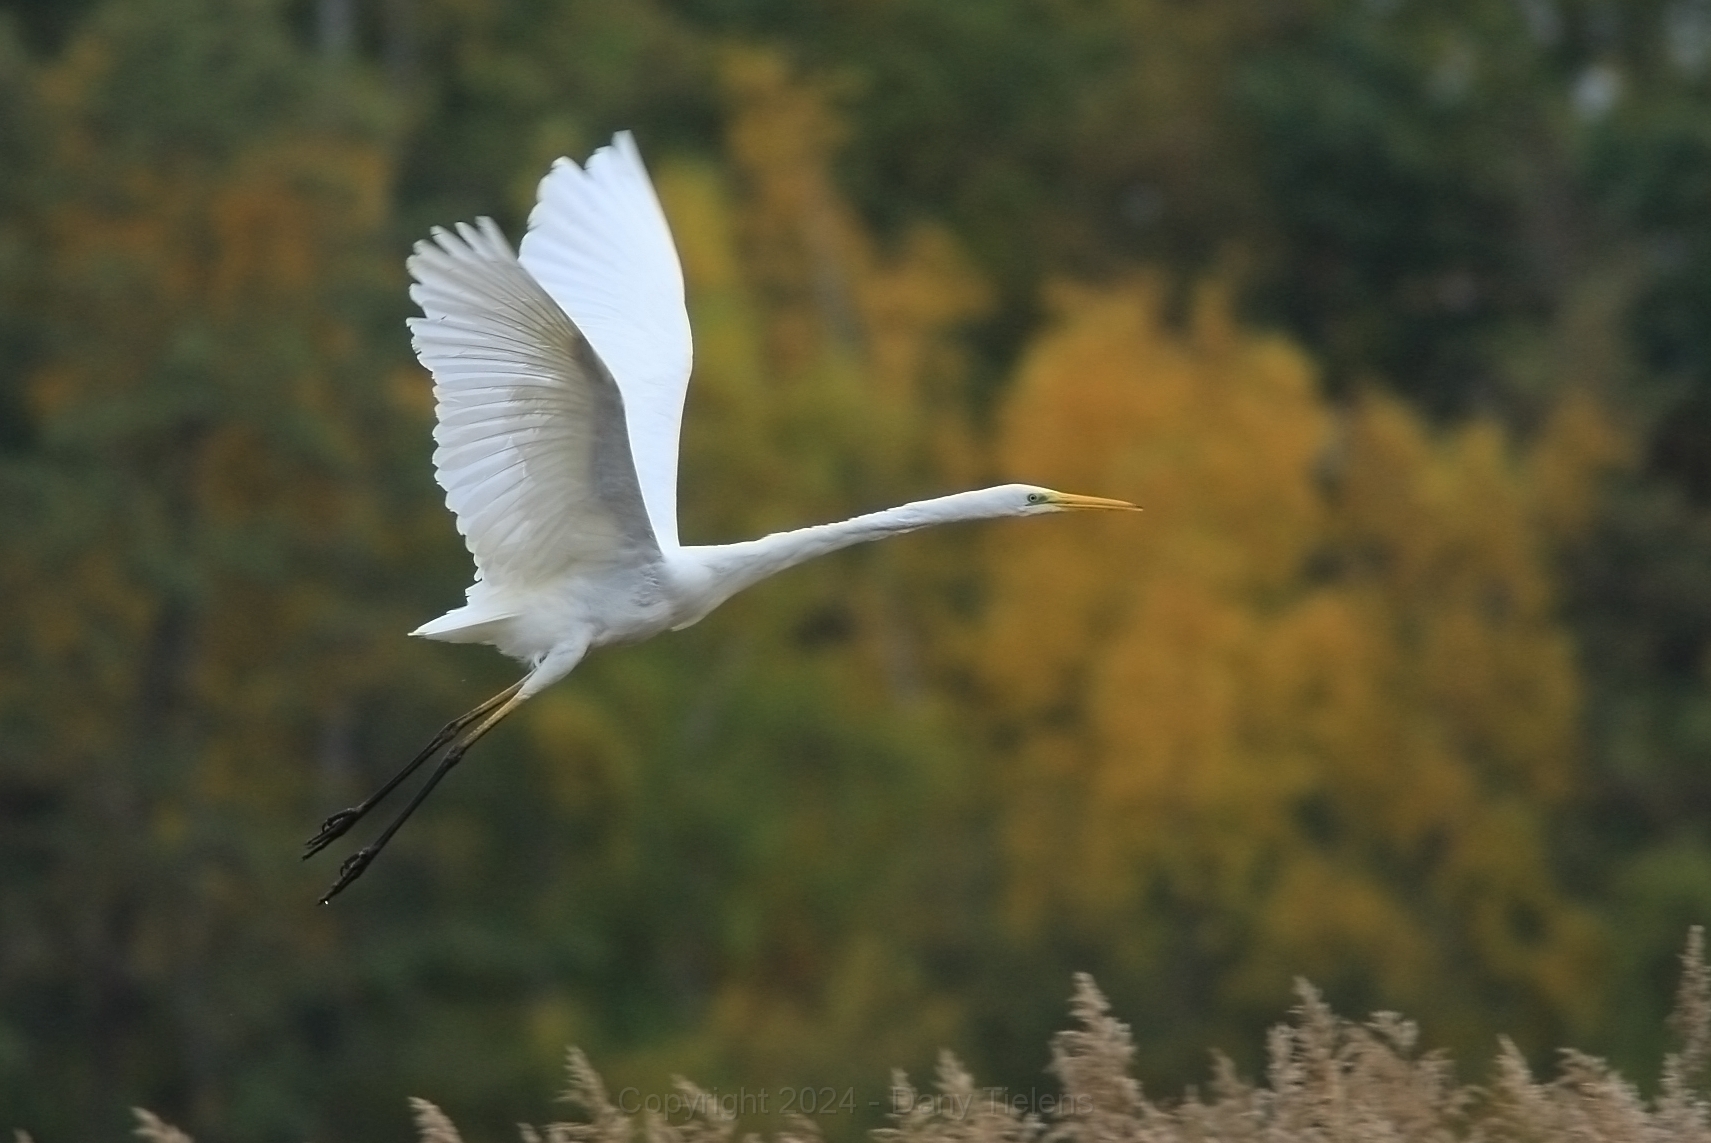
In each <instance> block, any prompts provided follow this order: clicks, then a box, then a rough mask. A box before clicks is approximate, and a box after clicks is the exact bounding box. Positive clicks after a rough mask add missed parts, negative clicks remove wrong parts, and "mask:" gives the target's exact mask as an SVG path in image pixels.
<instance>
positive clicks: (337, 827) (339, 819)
mask: <svg viewBox="0 0 1711 1143" xmlns="http://www.w3.org/2000/svg"><path fill="white" fill-rule="evenodd" d="M360 817H362V813H361V811H359V810H340V811H339V812H338V813H336V814H334V815H333V816H332V817H330V818H328V819H327V820H326V821H324V822H322V823H321V832H320V833H318V834H316V835H315V836H314V837H312V838H310V839H309V840H308V841H307V842H305V843H304V845H303V859H304V860H305V861H307V860H308V859H309V858H311V857H314V856H315V855H316V854H317V853H320V852H321V851H322V850H323V849H325V848H327V847H328V846H329V845H331V844H333V842H335V841H337V840H338V839H339V838H341V837H343V836H344V835H345V831H346V830H348V829H350V828H351V826H353V825H355V824H356V823H357V819H358V818H360Z"/></svg>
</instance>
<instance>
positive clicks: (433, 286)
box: [304, 134, 1133, 901]
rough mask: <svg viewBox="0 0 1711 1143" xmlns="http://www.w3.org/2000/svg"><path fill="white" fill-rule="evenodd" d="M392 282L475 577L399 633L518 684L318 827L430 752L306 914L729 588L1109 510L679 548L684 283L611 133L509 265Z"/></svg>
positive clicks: (1029, 498)
mask: <svg viewBox="0 0 1711 1143" xmlns="http://www.w3.org/2000/svg"><path fill="white" fill-rule="evenodd" d="M409 269H410V274H411V276H412V277H413V278H414V279H415V285H414V286H413V287H412V288H411V291H410V296H411V298H412V299H413V300H414V301H415V302H416V303H417V304H418V305H419V306H421V308H422V316H421V317H420V318H415V319H412V320H411V322H410V328H411V332H412V333H413V335H414V344H415V349H416V354H417V356H418V357H419V358H420V359H421V361H422V364H423V365H425V366H426V367H427V368H428V370H429V372H430V373H432V374H433V377H434V395H435V398H436V402H437V409H436V412H437V418H438V423H437V425H436V427H435V430H434V439H435V441H436V442H438V446H439V447H438V448H437V449H436V450H435V452H434V468H435V475H436V477H437V479H438V480H439V482H440V485H441V486H442V487H443V488H444V489H445V491H446V505H447V507H449V508H450V509H451V510H452V513H453V514H454V516H455V517H456V520H457V526H458V530H459V531H460V532H461V533H463V536H464V539H465V541H466V543H467V544H468V546H469V550H470V554H471V555H472V556H473V557H474V558H475V567H476V578H475V582H474V583H473V584H472V585H471V586H470V588H469V590H468V592H467V597H466V599H465V602H464V605H463V606H462V607H458V608H455V609H454V610H452V611H450V612H448V613H446V614H445V615H443V616H441V617H440V618H438V619H436V620H434V621H432V622H431V623H426V624H424V625H423V626H421V627H420V628H418V629H417V630H416V631H415V632H414V634H416V635H420V636H423V637H425V638H429V639H440V640H444V641H447V642H453V643H489V644H492V645H493V646H495V647H497V648H498V649H499V650H500V651H502V652H504V653H505V654H507V655H509V656H511V657H512V658H514V659H517V660H519V661H520V662H522V663H523V664H525V665H526V667H527V668H528V670H527V673H526V674H525V675H524V676H523V678H522V679H521V680H520V681H519V682H518V683H517V684H515V685H514V686H512V687H509V688H507V689H506V690H504V691H502V692H500V693H499V694H498V695H495V696H494V697H493V698H491V699H489V700H488V701H487V702H484V703H482V704H481V705H480V706H478V707H476V708H475V710H473V711H470V712H469V713H468V714H466V715H464V716H462V717H461V718H458V719H455V720H454V721H453V722H451V723H450V724H448V725H447V726H446V727H445V729H444V730H442V731H441V732H440V734H439V735H438V736H437V737H436V738H435V739H434V741H433V742H432V743H430V744H429V745H428V747H427V749H425V750H423V751H422V753H420V754H419V755H417V756H416V758H415V759H414V760H413V761H411V762H410V764H409V765H407V766H406V767H405V768H404V770H403V771H401V772H400V773H399V774H398V775H397V776H396V777H394V778H393V779H392V780H391V781H390V782H388V783H387V784H386V785H385V786H383V787H382V788H381V789H380V790H379V791H377V792H376V793H375V794H374V795H373V796H371V797H370V798H368V799H367V800H365V801H364V802H362V803H360V804H359V805H357V806H354V807H352V808H351V809H348V810H342V811H340V812H339V813H337V814H334V815H333V816H332V817H331V818H328V819H327V821H326V822H325V823H324V824H323V826H322V827H321V831H320V833H319V834H317V835H316V836H315V837H314V838H313V839H311V840H310V842H309V843H308V846H307V847H306V849H307V852H306V853H305V854H304V856H305V857H307V856H310V855H312V854H314V853H316V852H318V851H319V850H320V849H321V848H323V847H324V846H326V845H327V844H328V843H330V842H331V841H333V840H334V839H335V838H337V837H339V836H341V835H342V834H343V833H344V832H345V831H346V830H348V829H349V828H350V827H351V826H352V825H353V824H354V823H355V822H356V821H357V820H358V819H359V818H361V817H362V816H363V815H364V814H366V813H367V812H368V811H369V810H370V809H372V808H373V807H374V805H375V804H377V803H378V802H379V801H380V800H381V799H382V798H384V797H385V796H386V795H387V794H389V793H390V792H391V791H392V790H393V789H394V788H396V787H397V785H398V784H399V783H400V782H402V781H403V780H404V779H405V778H407V777H408V776H409V775H410V774H411V773H412V772H413V771H415V770H416V769H417V768H418V767H419V766H421V765H422V763H424V762H426V761H427V760H428V759H429V758H430V757H432V756H433V755H434V754H435V753H436V752H437V751H438V750H439V749H440V748H441V747H444V746H449V749H448V750H447V753H446V755H445V756H444V757H443V758H442V759H441V760H440V763H439V765H438V766H437V767H436V768H435V771H434V773H433V776H432V777H430V778H429V779H428V781H427V782H426V783H425V784H424V786H423V788H422V789H421V790H420V791H418V793H417V794H416V796H415V797H414V798H412V800H411V801H410V803H409V804H408V805H407V806H406V807H405V809H404V811H403V813H401V814H400V815H399V816H398V817H397V818H396V819H395V820H394V821H393V822H392V823H391V824H390V825H389V826H388V827H387V828H386V829H385V830H384V831H383V832H382V833H381V834H380V836H379V837H378V838H377V839H376V840H375V841H374V842H373V843H371V844H370V845H369V846H367V847H365V848H364V849H361V850H359V851H358V852H357V853H355V854H353V855H352V856H351V857H350V858H349V859H347V860H346V862H345V863H344V865H343V866H342V867H341V869H340V874H339V878H338V880H337V881H336V882H335V883H334V885H333V887H332V889H331V890H329V891H328V893H327V895H326V897H325V898H323V900H324V901H325V900H330V899H331V898H332V897H333V895H334V894H336V893H338V892H339V891H340V890H341V889H343V888H344V887H345V886H346V885H348V884H350V882H351V881H353V880H355V879H356V878H357V876H359V875H360V874H361V873H362V871H363V870H364V869H365V868H367V866H368V863H369V862H370V861H372V860H373V858H374V856H375V854H376V853H378V852H379V851H380V849H381V847H382V846H384V845H385V844H386V842H387V841H388V840H390V838H391V837H392V835H393V833H395V832H396V831H397V829H398V827H399V826H401V825H402V824H403V823H404V820H405V819H406V818H408V817H409V815H410V813H411V812H412V811H413V810H414V809H415V808H416V806H417V805H419V804H420V803H421V801H422V800H423V799H424V798H425V797H426V796H427V795H428V793H429V792H430V791H431V790H432V789H433V787H434V784H435V783H437V782H438V781H439V779H440V778H441V777H443V776H444V775H445V774H446V773H447V772H448V771H449V770H450V769H451V768H452V767H453V766H455V765H456V764H457V762H458V761H459V760H460V759H461V758H462V756H463V753H464V751H465V750H467V749H468V747H469V746H470V745H471V744H472V743H474V742H475V741H476V740H477V739H478V738H480V737H481V736H482V735H484V734H485V733H487V731H488V730H490V729H492V727H493V726H494V725H496V724H497V723H498V722H499V721H500V720H501V719H503V718H504V717H505V716H506V715H508V714H509V713H510V712H511V711H513V710H515V709H516V707H517V706H518V705H519V704H521V703H522V702H524V701H525V700H527V699H528V698H529V697H530V696H531V695H534V694H537V693H539V692H540V691H541V690H542V689H543V688H545V687H547V686H549V685H551V684H552V683H554V682H556V681H558V680H559V679H562V678H563V677H564V676H565V675H567V674H569V673H570V672H571V671H572V670H573V669H574V668H575V667H576V665H577V663H579V662H581V661H582V658H583V656H585V655H586V654H587V653H588V652H589V651H590V650H592V649H593V648H595V647H603V646H609V645H612V644H617V643H635V642H639V641H640V640H643V639H647V638H649V637H651V636H654V635H658V634H660V633H661V632H664V631H673V630H678V629H681V628H684V627H688V626H689V625H691V624H693V623H696V622H698V621H699V620H700V619H702V618H703V617H705V616H706V615H707V614H708V613H709V612H711V611H712V610H713V609H714V608H716V607H718V606H719V605H720V604H721V603H723V602H724V601H725V600H727V599H729V598H730V597H731V596H732V595H735V594H736V593H737V592H739V591H741V590H742V589H743V588H745V587H749V586H750V585H752V584H754V583H757V582H759V581H760V580H762V579H765V578H766V577H768V576H770V575H774V574H776V573H778V572H781V571H783V570H785V569H786V568H790V567H794V566H795V565H797V564H799V563H802V562H804V561H806V560H810V559H814V558H815V557H817V556H821V555H825V554H827V553H830V552H834V551H837V550H839V549H840V548H845V547H848V546H850V545H851V544H858V543H863V542H866V541H869V540H878V539H883V538H884V537H886V536H892V535H897V534H900V533H903V532H911V531H914V530H916V529H918V528H925V527H930V526H933V525H935V524H944V523H952V522H955V521H959V520H976V519H985V518H991V517H999V516H1023V515H1033V514H1038V513H1045V512H1061V511H1065V510H1068V509H1073V508H1124V509H1128V508H1133V505H1130V504H1127V503H1124V502H1123V501H1118V500H1104V499H1100V498H1097V497H1090V496H1072V495H1069V494H1066V493H1060V492H1053V491H1052V490H1050V489H1045V488H1037V487H1034V486H1032V485H1023V484H1006V485H1000V486H998V487H994V488H983V489H979V490H976V491H973V492H960V493H956V494H954V495H951V496H941V497H937V498H935V499H932V500H922V501H917V502H915V503H912V504H904V505H901V506H899V507H896V508H890V509H887V510H885V511H882V512H872V513H869V514H867V515H864V516H857V517H854V518H852V519H849V520H844V521H840V522H838V523H834V524H821V525H817V526H815V527H809V528H800V529H797V530H795V531H791V532H777V533H774V534H772V535H769V536H763V537H761V538H760V539H758V540H748V541H745V542H742V543H735V544H718V545H710V546H688V547H685V546H683V545H681V544H680V543H679V542H678V538H677V505H676V499H677V441H678V426H679V421H680V418H681V415H682V409H683V397H684V392H685V389H686V387H687V385H688V382H689V368H690V338H689V321H688V316H687V312H686V310H685V308H684V304H683V277H682V272H681V270H680V268H679V266H678V262H677V254H676V250H675V248H674V247H673V245H672V241H671V234H670V232H669V230H668V229H667V228H666V223H665V217H664V215H663V213H662V212H661V211H660V208H659V203H658V200H657V199H655V197H654V193H653V188H652V186H651V185H650V183H649V182H648V177H647V172H646V170H645V169H644V168H643V166H642V163H641V157H640V155H638V154H637V152H636V149H635V144H634V142H633V141H632V140H631V139H630V137H629V135H628V134H620V135H619V136H617V137H616V138H615V139H614V140H613V145H612V146H611V147H607V148H602V149H601V150H599V151H597V152H596V153H595V154H594V156H593V157H592V158H591V159H590V160H589V162H588V165H587V168H586V169H583V168H579V167H577V165H576V164H575V163H573V162H571V161H570V160H568V159H560V160H559V161H558V162H557V163H556V164H554V166H553V169H552V171H551V172H549V173H548V175H547V177H546V178H545V179H544V180H542V183H541V192H540V201H539V203H538V204H537V205H536V207H535V210H534V212H533V214H531V215H530V218H529V231H528V234H527V235H526V236H525V237H524V239H523V242H522V244H521V248H520V250H519V251H518V252H517V253H513V252H512V250H511V248H510V246H509V245H508V244H507V243H506V241H505V239H504V236H503V235H501V234H500V233H499V230H498V228H497V227H496V226H495V225H494V224H493V222H492V221H491V220H489V219H482V220H480V221H479V222H478V223H477V224H475V225H473V226H472V225H468V224H459V226H458V227H457V228H456V230H455V231H444V230H436V231H435V232H434V236H433V239H432V240H431V241H428V242H422V243H418V244H417V247H416V252H415V254H414V255H413V256H412V257H411V258H410V262H409Z"/></svg>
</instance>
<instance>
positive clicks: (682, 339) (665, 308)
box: [518, 131, 691, 548]
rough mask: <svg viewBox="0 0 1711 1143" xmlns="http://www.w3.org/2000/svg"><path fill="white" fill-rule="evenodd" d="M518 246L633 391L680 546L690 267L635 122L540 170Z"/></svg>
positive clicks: (670, 529)
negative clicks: (585, 152) (580, 157)
mask: <svg viewBox="0 0 1711 1143" xmlns="http://www.w3.org/2000/svg"><path fill="white" fill-rule="evenodd" d="M518 257H519V258H520V259H521V260H522V263H523V265H524V267H525V268H527V269H528V271H529V273H530V274H532V275H534V277H535V279H536V280H537V281H539V282H540V283H541V285H543V286H545V287H546V290H547V293H549V294H551V295H552V297H553V300H554V301H556V302H557V303H558V304H559V305H560V306H561V307H563V309H564V312H565V313H567V314H569V315H570V319H571V320H572V321H573V322H575V323H576V326H577V328H578V329H580V330H581V331H582V332H583V334H584V335H585V336H587V338H588V340H589V341H590V342H592V343H593V345H594V350H595V352H596V353H598V354H599V355H600V360H602V361H604V362H605V363H606V366H607V368H609V369H610V370H611V371H612V376H613V378H614V379H616V380H617V382H618V387H619V388H620V389H621V390H623V393H624V413H625V416H627V417H628V418H629V426H630V452H631V455H632V456H634V457H635V463H636V476H637V478H638V479H639V481H640V483H641V488H642V499H643V501H644V502H645V503H646V504H647V510H648V519H649V520H651V521H652V522H653V530H654V535H655V536H656V537H657V538H658V540H659V543H660V545H661V546H662V547H668V548H674V547H676V546H677V436H678V426H679V425H680V424H681V423H682V420H683V394H684V390H685V389H686V388H687V387H688V385H689V365H690V357H691V350H690V341H689V315H688V313H687V312H686V311H685V310H684V307H683V270H682V268H681V267H680V266H679V265H678V262H677V250H676V248H675V247H674V246H673V245H672V241H671V231H670V230H669V229H667V227H666V223H665V214H664V212H662V211H661V210H660V206H659V199H658V198H656V197H655V196H654V190H653V184H652V183H650V182H649V181H648V172H647V169H646V168H645V167H643V166H642V157H641V155H640V154H639V153H638V152H637V151H636V142H635V140H634V139H632V138H631V137H630V133H629V132H628V131H623V132H620V133H619V134H617V135H615V136H613V138H612V145H611V146H610V147H602V148H600V150H598V151H596V152H594V155H593V156H592V157H591V158H590V159H589V160H588V166H587V168H586V169H584V168H581V167H578V166H577V165H576V164H575V163H573V162H571V161H570V160H569V159H560V160H558V161H557V162H556V163H554V164H553V168H552V170H551V171H549V172H548V173H547V176H546V178H544V179H542V180H541V189H540V201H539V202H537V203H536V204H535V209H534V212H533V213H532V214H530V215H529V231H528V233H527V234H525V235H524V236H523V241H522V245H521V247H520V250H519V254H518Z"/></svg>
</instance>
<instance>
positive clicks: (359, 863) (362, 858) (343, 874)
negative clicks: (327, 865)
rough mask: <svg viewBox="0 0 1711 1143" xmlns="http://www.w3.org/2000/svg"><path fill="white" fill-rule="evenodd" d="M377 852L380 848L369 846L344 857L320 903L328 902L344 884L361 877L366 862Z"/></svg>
mask: <svg viewBox="0 0 1711 1143" xmlns="http://www.w3.org/2000/svg"><path fill="white" fill-rule="evenodd" d="M379 852H380V850H379V849H378V848H377V847H375V846H369V847H368V848H367V849H359V850H357V851H356V852H355V853H353V854H351V855H350V856H349V857H347V858H345V863H344V864H343V865H341V866H339V879H338V880H337V881H334V882H333V887H332V888H331V889H329V890H327V895H326V896H325V897H322V898H321V904H323V905H326V904H330V903H331V902H332V900H333V898H334V897H337V896H338V895H339V894H340V893H342V892H344V889H345V886H346V885H349V884H350V883H351V882H352V881H355V880H356V879H357V878H358V877H361V876H362V871H363V870H364V869H367V868H368V863H369V862H371V861H373V860H374V855H375V854H377V853H379Z"/></svg>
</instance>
